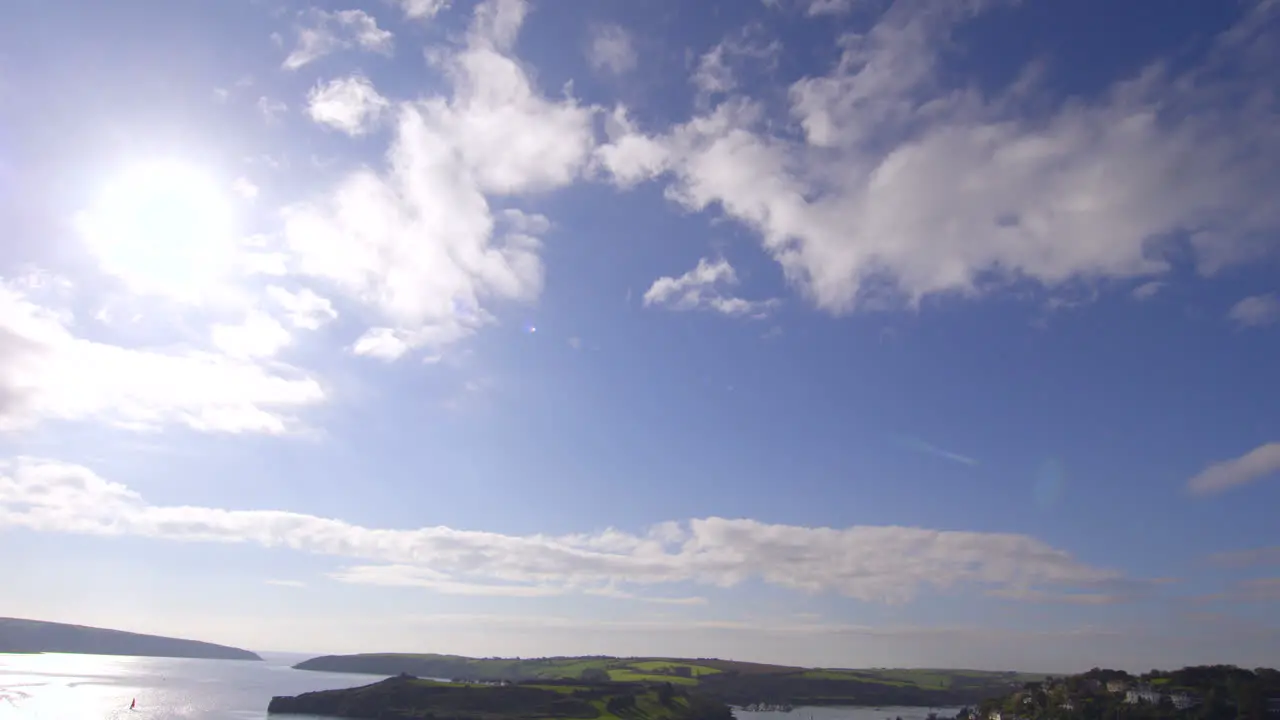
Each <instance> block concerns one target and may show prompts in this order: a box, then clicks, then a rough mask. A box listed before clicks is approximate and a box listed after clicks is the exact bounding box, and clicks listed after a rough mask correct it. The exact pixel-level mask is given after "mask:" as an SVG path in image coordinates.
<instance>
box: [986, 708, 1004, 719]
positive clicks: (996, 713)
mask: <svg viewBox="0 0 1280 720" xmlns="http://www.w3.org/2000/svg"><path fill="white" fill-rule="evenodd" d="M987 720H1001V718H1000V711H999V710H992V711H991V712H989V713H987Z"/></svg>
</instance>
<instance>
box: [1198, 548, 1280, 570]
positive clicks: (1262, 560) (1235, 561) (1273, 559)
mask: <svg viewBox="0 0 1280 720" xmlns="http://www.w3.org/2000/svg"><path fill="white" fill-rule="evenodd" d="M1208 561H1209V563H1210V564H1212V565H1218V566H1220V567H1229V568H1248V567H1258V566H1263V565H1280V545H1272V546H1270V547H1259V548H1250V549H1248V550H1231V551H1228V552H1220V553H1215V554H1213V555H1210V556H1209V557H1208Z"/></svg>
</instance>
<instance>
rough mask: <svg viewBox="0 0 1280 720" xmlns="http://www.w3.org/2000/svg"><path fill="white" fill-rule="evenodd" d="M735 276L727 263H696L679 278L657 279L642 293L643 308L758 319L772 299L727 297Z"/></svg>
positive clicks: (718, 261) (708, 261) (735, 283)
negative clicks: (708, 312)
mask: <svg viewBox="0 0 1280 720" xmlns="http://www.w3.org/2000/svg"><path fill="white" fill-rule="evenodd" d="M738 283H739V281H738V274H737V273H736V272H735V271H734V269H733V266H732V265H730V264H729V261H728V260H725V259H724V258H719V259H717V260H708V259H707V258H703V259H701V260H699V261H698V265H697V267H695V268H694V269H692V270H690V271H689V272H687V273H685V274H683V275H681V276H679V277H660V278H658V279H657V280H655V281H654V282H653V285H651V286H649V289H648V290H647V291H645V294H644V304H645V306H646V307H661V308H667V309H669V310H711V311H714V312H718V313H721V314H724V315H735V316H752V317H761V316H763V315H765V314H767V313H768V311H769V310H770V309H771V308H773V307H774V306H775V305H776V304H777V302H776V301H775V300H744V299H743V298H740V297H735V296H734V295H732V294H729V292H728V290H729V289H730V288H733V287H735V286H736V285H738Z"/></svg>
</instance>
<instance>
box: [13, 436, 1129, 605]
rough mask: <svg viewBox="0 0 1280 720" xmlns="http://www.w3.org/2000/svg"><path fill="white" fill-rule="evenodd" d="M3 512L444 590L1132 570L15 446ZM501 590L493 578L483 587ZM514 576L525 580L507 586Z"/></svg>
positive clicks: (996, 578) (863, 588)
mask: <svg viewBox="0 0 1280 720" xmlns="http://www.w3.org/2000/svg"><path fill="white" fill-rule="evenodd" d="M0 525H2V526H10V527H23V528H28V529H32V530H36V531H42V532H67V533H79V534H89V535H116V536H140V537H150V538H156V539H166V540H175V541H191V542H235V543H252V544H257V545H261V546H264V547H284V548H290V549H293V550H297V551H302V552H309V553H316V554H321V555H330V556H336V557H345V558H357V559H362V560H366V561H373V562H374V563H377V564H379V565H381V566H406V567H409V568H412V570H405V569H404V568H402V567H390V568H388V567H381V568H378V567H368V568H366V567H357V568H348V569H347V570H345V571H341V572H340V573H338V575H339V577H340V578H342V579H344V580H347V581H367V582H375V583H378V584H389V583H390V584H405V583H406V582H409V583H412V584H423V585H426V586H435V587H437V588H443V589H444V591H446V592H447V591H458V592H462V591H465V592H487V593H496V594H515V593H524V594H529V595H539V594H551V593H557V592H592V593H595V594H604V595H609V594H612V593H614V592H615V591H620V590H621V591H622V592H627V591H626V590H623V588H628V587H630V588H639V587H644V586H656V585H668V584H673V583H696V584H701V585H711V586H719V587H732V586H736V585H739V584H741V583H744V582H747V581H751V580H758V581H763V582H765V583H768V584H770V585H775V586H778V587H782V588H789V589H793V590H797V591H803V592H809V593H838V594H841V595H844V596H847V597H851V598H858V599H861V600H865V601H868V602H884V603H899V602H906V601H909V600H911V599H913V598H914V597H916V596H917V595H918V594H920V593H921V592H923V591H926V590H932V591H959V590H963V589H966V588H976V589H980V590H986V591H991V590H1005V591H1007V592H1008V593H1010V594H1013V595H1015V596H1016V595H1017V593H1018V592H1027V591H1032V590H1044V591H1054V592H1065V591H1070V590H1082V591H1089V590H1091V589H1096V588H1107V587H1111V586H1114V585H1116V584H1123V583H1133V582H1135V581H1129V580H1126V579H1124V578H1123V576H1121V575H1120V574H1119V573H1117V572H1115V571H1112V570H1107V569H1103V568H1097V567H1093V566H1090V565H1087V564H1085V563H1082V562H1080V561H1078V560H1076V559H1075V558H1073V557H1072V556H1071V555H1070V554H1068V553H1066V552H1064V551H1062V550H1058V549H1056V548H1053V547H1051V546H1049V545H1046V544H1044V543H1043V542H1040V541H1039V540H1036V539H1034V538H1031V537H1028V536H1025V535H1014V534H1004V533H982V532H961V531H942V530H928V529H923V528H910V527H897V526H854V527H849V528H842V529H840V528H820V527H800V526H793V525H771V524H766V523H761V522H758V521H755V520H746V519H738V520H731V519H725V518H716V517H712V518H704V519H695V520H689V521H687V522H683V523H665V524H662V525H660V526H657V527H655V528H654V530H653V531H652V532H650V533H646V534H639V535H636V534H630V533H626V532H622V531H619V530H605V531H603V532H598V533H592V534H581V535H562V536H558V537H553V536H546V535H525V536H514V535H502V534H499V533H491V532H478V531H466V530H456V529H453V528H448V527H427V528H421V529H417V530H394V529H378V528H367V527H361V526H358V525H352V524H350V523H346V522H343V521H341V520H335V519H329V518H321V517H315V516H311V515H303V514H299V513H291V512H282V511H265V510H227V509H220V508H208V507H196V506H162V505H153V504H150V503H148V502H147V501H146V500H144V499H143V498H142V497H141V496H140V495H139V494H138V493H136V492H134V491H133V490H130V489H129V488H128V487H126V486H124V485H121V484H118V483H114V482H110V481H108V480H105V479H103V478H101V477H99V476H98V475H96V474H95V473H94V472H92V471H91V470H89V469H88V468H85V467H82V466H78V465H71V464H66V463H60V462H57V461H51V460H39V459H31V458H19V459H16V460H13V461H10V462H6V463H5V464H4V465H3V467H2V468H0ZM495 586H501V589H497V590H486V589H479V590H477V589H476V587H483V588H491V587H495ZM516 586H519V587H522V588H524V589H523V590H519V589H512V588H514V587H516Z"/></svg>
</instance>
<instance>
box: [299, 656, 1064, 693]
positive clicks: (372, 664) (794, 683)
mask: <svg viewBox="0 0 1280 720" xmlns="http://www.w3.org/2000/svg"><path fill="white" fill-rule="evenodd" d="M294 667H296V668H298V669H299V670H323V671H328V672H351V673H366V674H371V675H396V674H399V673H408V674H410V675H416V676H418V677H435V678H450V679H454V680H461V681H475V682H500V681H505V682H529V681H539V680H580V681H583V682H590V683H600V682H605V681H613V682H648V683H670V684H672V685H673V686H677V687H681V688H684V689H686V690H689V691H690V692H691V693H692V694H693V695H696V696H698V697H705V698H708V699H711V700H716V701H719V702H724V703H728V704H730V705H737V706H750V705H783V706H786V705H924V706H943V705H970V704H975V703H978V702H980V701H982V700H985V699H987V698H990V697H996V696H1001V695H1004V694H1007V693H1008V692H1009V691H1010V690H1012V689H1013V688H1016V687H1021V685H1022V683H1024V682H1026V681H1028V680H1038V679H1041V678H1043V677H1044V676H1043V675H1027V674H1021V673H1012V672H1009V673H996V672H982V671H977V670H839V669H810V668H801V667H790V666H786V665H765V664H760V663H748V662H735V661H731V660H716V659H709V658H700V659H696V660H688V659H678V658H614V657H556V658H537V659H523V660H522V659H520V658H484V659H478V658H468V657H462V656H459V655H401V654H382V655H328V656H325V657H318V658H312V659H310V660H307V661H305V662H301V663H299V664H297V665H295V666H294Z"/></svg>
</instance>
